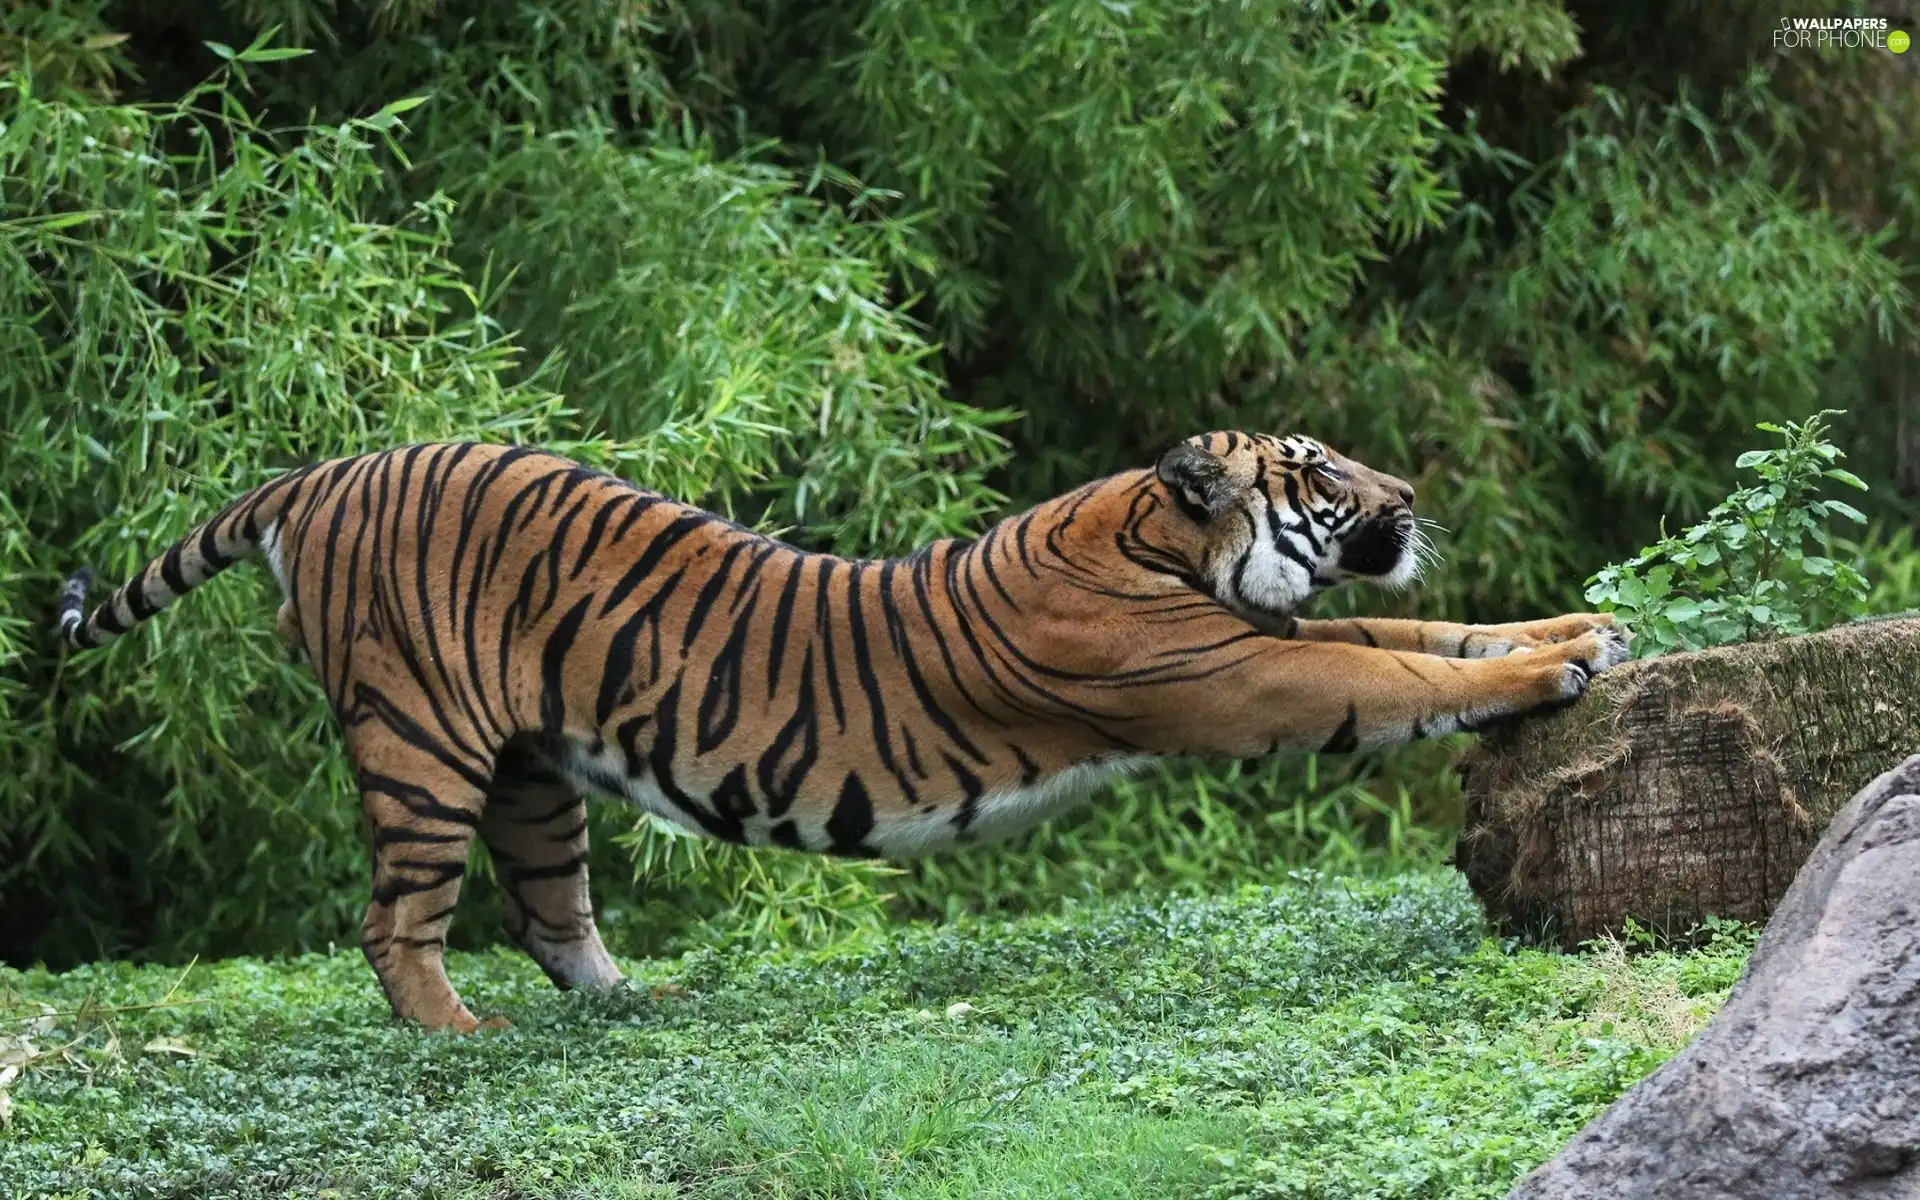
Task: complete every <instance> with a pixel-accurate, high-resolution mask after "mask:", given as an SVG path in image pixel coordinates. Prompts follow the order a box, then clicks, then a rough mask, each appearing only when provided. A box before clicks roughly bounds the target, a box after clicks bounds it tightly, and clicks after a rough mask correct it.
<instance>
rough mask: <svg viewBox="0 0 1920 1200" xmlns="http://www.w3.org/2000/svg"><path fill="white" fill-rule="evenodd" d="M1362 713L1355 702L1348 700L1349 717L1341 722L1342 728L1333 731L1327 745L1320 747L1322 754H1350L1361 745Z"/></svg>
mask: <svg viewBox="0 0 1920 1200" xmlns="http://www.w3.org/2000/svg"><path fill="white" fill-rule="evenodd" d="M1359 727H1360V713H1359V711H1358V710H1357V709H1355V708H1354V706H1353V702H1352V701H1348V702H1347V719H1346V720H1344V721H1342V722H1340V728H1338V729H1336V730H1334V731H1333V736H1332V737H1330V738H1328V739H1327V742H1326V745H1324V746H1322V747H1320V753H1322V754H1350V753H1352V752H1353V751H1354V750H1357V749H1358V748H1359V746H1360V738H1359Z"/></svg>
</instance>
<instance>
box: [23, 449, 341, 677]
mask: <svg viewBox="0 0 1920 1200" xmlns="http://www.w3.org/2000/svg"><path fill="white" fill-rule="evenodd" d="M305 474H306V471H304V470H301V471H292V472H289V473H287V474H286V475H282V476H280V477H279V478H277V479H273V480H269V481H268V482H266V483H263V484H261V485H260V486H259V487H257V488H254V489H253V490H252V491H249V492H247V493H246V494H245V495H243V496H241V497H240V498H239V499H237V500H235V501H234V502H233V503H231V504H229V505H227V507H225V508H223V509H221V510H220V512H219V513H218V514H216V515H215V516H214V517H213V518H212V519H210V520H208V521H205V522H203V523H201V524H200V525H197V526H195V527H194V528H193V529H192V530H190V531H189V532H188V533H187V535H186V536H185V537H182V538H181V539H180V540H179V541H177V542H175V543H174V544H173V545H172V547H170V548H169V549H168V550H167V552H166V553H165V554H162V555H160V556H159V557H158V558H155V559H153V560H151V561H149V562H148V563H147V565H146V566H144V567H142V568H140V570H139V572H138V573H136V574H135V575H134V577H133V578H132V579H130V580H128V581H127V582H126V583H125V584H122V585H121V587H120V589H119V590H118V591H116V592H114V593H113V595H111V596H109V597H108V598H107V599H105V600H103V601H101V603H100V604H99V606H98V607H96V608H95V609H94V610H93V612H92V613H91V614H88V613H87V612H86V607H87V590H88V589H89V588H91V587H92V586H93V571H92V569H91V568H88V567H81V568H80V569H79V570H77V571H75V572H74V573H73V574H71V575H69V576H67V582H66V586H65V587H64V588H62V589H61V592H60V605H59V608H58V609H57V610H56V613H55V618H54V624H55V627H56V628H57V629H58V631H59V634H60V636H61V637H62V638H63V639H65V641H66V643H67V644H68V645H69V646H72V647H73V648H75V649H76V650H90V649H92V648H94V647H95V646H101V645H105V644H106V643H107V642H110V641H112V640H113V639H114V638H117V637H119V636H120V635H121V634H123V633H126V632H127V631H128V630H130V629H132V628H133V627H134V626H135V625H138V624H139V623H140V622H142V621H144V620H146V619H147V618H148V617H151V616H153V615H154V614H155V613H157V612H159V611H160V610H161V609H163V608H165V607H166V606H167V605H169V604H172V603H173V602H174V601H175V600H178V599H179V598H180V597H182V596H184V595H186V594H187V593H188V592H190V591H192V590H193V589H194V588H197V587H199V586H200V585H201V584H203V583H205V582H206V581H207V580H209V579H212V578H213V577H214V576H215V575H218V574H219V573H220V572H222V571H224V570H226V569H227V568H228V567H230V566H232V565H233V564H235V563H237V562H239V561H241V560H242V559H246V558H251V557H253V556H254V555H256V554H262V553H264V554H266V555H267V556H268V557H269V558H270V559H271V558H275V557H276V556H277V554H278V551H279V540H280V539H279V533H280V529H279V523H280V517H281V515H282V514H283V512H284V510H285V508H286V505H287V501H288V499H289V498H290V496H291V494H292V489H291V487H290V485H291V484H292V483H293V482H294V480H295V479H296V478H297V477H299V476H303V475H305ZM274 573H275V574H276V575H278V574H279V563H278V562H277V561H276V562H275V563H274Z"/></svg>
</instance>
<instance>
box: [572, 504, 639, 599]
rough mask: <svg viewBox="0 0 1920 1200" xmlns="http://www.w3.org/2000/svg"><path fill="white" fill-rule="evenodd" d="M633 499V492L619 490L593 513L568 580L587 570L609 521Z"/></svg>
mask: <svg viewBox="0 0 1920 1200" xmlns="http://www.w3.org/2000/svg"><path fill="white" fill-rule="evenodd" d="M633 499H634V496H633V493H632V492H619V493H616V494H615V495H614V496H613V497H612V498H611V499H609V500H607V501H606V502H605V503H603V504H601V506H600V511H599V512H597V513H595V514H593V523H592V524H591V525H588V526H587V540H586V541H584V542H582V543H581V544H580V553H579V554H578V555H577V556H576V557H575V558H574V560H573V570H572V571H571V572H570V573H568V575H567V579H568V580H574V579H578V578H580V572H582V571H584V570H586V569H587V564H588V563H589V562H591V561H593V552H594V551H595V550H597V549H599V548H600V538H601V536H602V535H604V534H605V533H606V531H607V522H608V521H609V520H611V519H612V518H613V514H614V512H615V511H617V510H618V509H619V507H620V506H621V505H622V504H631V503H633Z"/></svg>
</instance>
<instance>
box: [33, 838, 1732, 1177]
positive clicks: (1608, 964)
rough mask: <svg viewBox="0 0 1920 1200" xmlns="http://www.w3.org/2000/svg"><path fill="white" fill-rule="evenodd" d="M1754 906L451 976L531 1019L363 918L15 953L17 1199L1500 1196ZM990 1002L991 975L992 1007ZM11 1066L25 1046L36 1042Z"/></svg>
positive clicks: (1284, 925)
mask: <svg viewBox="0 0 1920 1200" xmlns="http://www.w3.org/2000/svg"><path fill="white" fill-rule="evenodd" d="M1748 941H1749V938H1748V935H1746V934H1745V933H1743V932H1741V931H1738V930H1727V929H1721V930H1720V931H1718V933H1717V934H1716V936H1715V938H1714V940H1713V941H1712V942H1711V943H1710V944H1709V945H1708V946H1707V947H1706V948H1705V949H1703V950H1697V951H1694V952H1691V953H1688V954H1676V953H1668V952H1653V953H1647V954H1635V955H1631V956H1629V955H1627V954H1625V953H1624V952H1622V951H1621V950H1620V948H1619V947H1617V946H1615V947H1606V948H1602V949H1601V950H1599V951H1597V952H1594V953H1589V954H1582V955H1559V954H1550V953H1545V952H1540V951H1536V950H1527V949H1516V948H1513V947H1511V946H1509V945H1506V944H1503V943H1502V942H1500V941H1499V940H1496V939H1492V938H1489V937H1487V936H1486V935H1485V931H1484V929H1483V927H1482V924H1481V918H1480V916H1479V912H1478V910H1477V908H1476V907H1475V905H1474V903H1473V901H1472V898H1471V896H1470V895H1468V893H1467V892H1466V889H1465V886H1464V884H1463V883H1462V882H1461V881H1460V880H1459V878H1458V877H1457V876H1456V875H1453V874H1452V873H1450V872H1431V873H1416V874H1409V875H1403V876H1397V877H1392V878H1387V879H1378V880H1356V879H1343V878H1339V877H1332V876H1325V875H1306V874H1303V875H1300V876H1297V877H1295V878H1294V879H1293V880H1292V881H1291V882H1289V883H1287V884H1286V885H1284V886H1280V887H1273V888H1247V889H1244V890H1242V891H1239V892H1237V893H1233V894H1230V895H1223V896H1218V897H1214V898H1210V899H1205V900H1191V899H1159V900H1151V901H1138V900H1136V901H1132V902H1105V903H1100V904H1096V905H1088V906H1085V907H1077V908H1074V909H1072V910H1070V911H1067V912H1065V913H1062V914H1056V915H1052V916H1046V917H1029V918H1024V919H1019V920H968V921H961V922H955V923H952V924H945V925H938V926H918V927H913V928H907V929H901V930H896V931H893V932H890V933H887V934H885V935H882V936H874V937H863V938H860V939H857V940H855V941H852V942H849V943H846V944H843V945H840V946H837V947H835V948H833V949H831V950H826V951H813V952H805V951H797V950H786V951H769V952H751V953H746V952H732V953H723V952H719V951H713V950H704V951H698V952H694V953H690V954H687V955H684V956H681V957H679V958H674V959H659V960H651V961H639V962H630V963H628V964H626V965H627V966H628V968H629V969H630V972H631V974H632V975H633V977H634V980H635V986H633V987H632V988H631V989H629V990H627V991H624V992H622V993H619V994H616V995H614V996H611V997H603V998H595V997H587V996H579V995H563V994H561V993H558V992H555V991H553V990H552V989H551V988H550V987H549V986H548V985H547V983H546V981H545V980H544V978H542V977H541V976H540V975H539V974H538V972H537V971H536V970H535V969H534V968H533V967H532V966H531V965H530V964H528V963H527V962H526V960H525V959H523V958H521V957H519V956H517V955H514V954H510V953H507V952H505V951H498V952H487V953H476V954H461V955H456V956H455V957H454V959H453V962H452V971H453V974H454V978H455V980H456V984H457V985H458V986H460V987H461V988H462V990H463V992H464V993H465V995H466V996H467V997H468V999H469V1002H470V1003H472V1004H473V1006H474V1008H475V1011H477V1012H481V1013H483V1014H484V1013H488V1012H495V1011H498V1012H503V1013H505V1014H506V1015H507V1016H509V1017H510V1018H511V1019H512V1020H513V1022H514V1025H515V1027H514V1028H513V1029H512V1030H511V1031H508V1032H505V1033H500V1034H494V1035H483V1036H479V1037H474V1038H466V1039H457V1038H451V1037H445V1036H426V1035H422V1034H420V1033H418V1032H415V1031H414V1030H412V1029H409V1028H405V1027H402V1026H399V1025H397V1024H396V1023H394V1022H393V1021H392V1020H391V1019H390V1018H389V1017H388V1016H387V1015H386V1011H385V1007H384V1004H383V1003H382V1002H381V1001H380V999H379V996H378V992H377V991H376V989H375V987H374V984H373V981H372V977H371V974H370V973H369V972H368V971H367V968H366V967H365V965H364V963H363V962H362V960H361V958H360V955H359V953H358V951H357V949H348V948H342V949H340V950H339V951H338V952H337V953H334V954H331V955H312V956H307V957H304V958H298V959H292V960H287V961H278V962H268V961H262V960H257V959H236V960H229V961H224V962H219V963H211V964H199V965H195V966H193V967H191V968H190V969H187V970H184V971H183V970H181V969H179V968H173V969H171V970H169V969H164V968H159V967H133V966H129V965H126V964H116V963H102V964H97V965H92V966H88V967H84V968H81V969H77V970H74V971H70V972H67V973H64V974H60V975H50V974H47V973H44V972H33V971H29V972H0V1037H5V1038H6V1039H7V1040H6V1041H5V1042H0V1064H4V1063H6V1062H8V1061H13V1062H16V1063H18V1062H20V1061H21V1060H22V1059H23V1058H28V1057H29V1056H31V1061H30V1062H27V1063H26V1064H25V1066H24V1069H22V1070H20V1071H19V1072H18V1074H17V1077H16V1078H15V1079H14V1081H13V1083H12V1085H11V1088H10V1092H9V1093H8V1094H9V1095H10V1099H11V1116H10V1123H9V1124H8V1125H7V1127H6V1129H5V1130H4V1132H3V1133H0V1179H5V1180H6V1181H7V1182H8V1187H7V1190H8V1192H9V1193H10V1194H14V1195H23V1196H63V1197H65V1196H88V1197H91V1196H115V1197H123V1196H124V1197H159V1196H166V1197H189V1196H191V1197H265V1196H276V1197H279V1196H288V1197H291V1196H299V1197H323V1196H324V1197H361V1196H366V1197H384V1196H420V1197H434V1198H447V1200H455V1198H457V1200H477V1198H479V1197H489V1198H497V1200H504V1198H508V1197H512V1198H516V1200H520V1198H527V1200H530V1198H534V1197H560V1196H567V1197H579V1198H582V1200H586V1198H605V1200H614V1198H620V1200H638V1198H643V1197H644V1198H646V1200H662V1198H665V1197H720V1196H758V1197H827V1196H833V1197H842V1196H845V1197H879V1196H886V1197H901V1198H909V1200H921V1198H928V1200H931V1198H935V1197H940V1198H946V1197H955V1198H958V1197H969V1198H972V1197H981V1198H994V1197H1016V1196H1058V1195H1073V1196H1077V1197H1090V1198H1096V1200H1097V1198H1102V1197H1123V1196H1151V1197H1156V1198H1158V1197H1173V1196H1179V1197H1203V1196H1204V1197H1211V1198H1213V1200H1238V1198H1243V1197H1244V1198H1254V1197H1258V1198H1286V1200H1307V1198H1319V1197H1327V1198H1332V1197H1340V1198H1342V1200H1348V1198H1352V1200H1359V1198H1366V1197H1446V1198H1448V1200H1460V1198H1467V1197H1480V1196H1499V1195H1502V1194H1504V1192H1505V1191H1506V1190H1507V1188H1508V1187H1510V1186H1511V1184H1512V1182H1513V1181H1514V1180H1515V1179H1517V1178H1518V1177H1519V1176H1520V1175H1521V1174H1522V1173H1524V1172H1525V1171H1526V1170H1527V1169H1528V1168H1530V1167H1531V1166H1533V1165H1534V1164H1536V1163H1538V1162H1540V1161H1542V1160H1543V1159H1545V1158H1546V1157H1547V1156H1549V1155H1550V1154H1551V1153H1552V1152H1553V1150H1554V1149H1555V1148H1556V1147H1557V1146H1558V1145H1559V1144H1560V1143H1561V1142H1563V1141H1564V1140H1565V1139H1566V1138H1567V1137H1568V1136H1570V1135H1571V1134H1572V1133H1573V1131H1574V1130H1576V1129H1577V1128H1578V1127H1579V1126H1580V1125H1581V1124H1582V1123H1584V1121H1585V1120H1587V1119H1588V1118H1589V1117H1590V1116H1591V1115H1592V1114H1593V1113H1595V1112H1597V1111H1598V1110H1599V1109H1600V1108H1601V1107H1602V1106H1604V1105H1605V1104H1606V1103H1607V1102H1608V1101H1610V1100H1611V1099H1612V1098H1613V1097H1614V1096H1616V1095H1617V1094H1619V1092H1620V1091H1622V1090H1624V1089H1625V1088H1626V1087H1627V1086H1629V1085H1630V1084H1631V1083H1632V1082H1633V1081H1634V1080H1635V1079H1637V1078H1639V1077H1640V1076H1641V1075H1643V1074H1645V1073H1646V1072H1647V1071H1648V1070H1651V1069H1652V1068H1653V1067H1654V1066H1655V1065H1657V1064H1658V1063H1659V1062H1660V1061H1662V1060H1663V1059H1664V1058H1665V1057H1666V1056H1667V1055H1668V1054H1670V1053H1671V1052H1672V1051H1673V1050H1675V1049H1676V1048H1678V1047H1679V1046H1680V1045H1682V1044H1684V1042H1685V1040H1686V1039H1687V1038H1688V1037H1690V1036H1691V1035H1692V1034H1693V1033H1694V1032H1696V1031H1697V1030H1698V1028H1699V1027H1700V1025H1701V1024H1702V1023H1703V1022H1704V1021H1705V1019H1706V1017H1707V1016H1708V1015H1709V1014H1710V1013H1711V1012H1712V1011H1713V1009H1714V1008H1715V1006H1717V1004H1718V1003H1719V1002H1720V1001H1721V999H1723V998H1724V995H1725V989H1726V988H1727V987H1728V986H1729V985H1730V984H1731V983H1732V982H1733V980H1734V978H1735V976H1736V974H1737V972H1738V971H1739V969H1740V966H1741V964H1742V962H1743V961H1744V957H1745V954H1746V951H1747V948H1748ZM962 1006H964V1007H962ZM4 1069H5V1068H4V1066H0V1070H4Z"/></svg>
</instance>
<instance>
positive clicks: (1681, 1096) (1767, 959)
mask: <svg viewBox="0 0 1920 1200" xmlns="http://www.w3.org/2000/svg"><path fill="white" fill-rule="evenodd" d="M1917 909H1920V755H1916V756H1915V757H1913V758H1909V759H1908V760H1907V761H1905V762H1904V763H1901V764H1900V765H1899V766H1898V767H1895V768H1894V769H1893V770H1891V771H1888V772H1887V773H1886V774H1885V775H1882V776H1880V777H1879V778H1878V779H1876V780H1874V781H1873V782H1872V783H1871V784H1869V785H1868V786H1867V787H1865V788H1863V789H1862V790H1861V792H1860V794H1859V795H1858V796H1856V797H1854V799H1853V800H1852V801H1851V802H1850V803H1848V804H1847V805H1846V806H1845V807H1844V808H1842V809H1841V810H1840V812H1839V814H1838V815H1837V816H1835V817H1834V818H1833V822H1832V825H1831V827H1830V828H1829V829H1828V831H1827V833H1826V836H1824V837H1823V838H1821V839H1820V842H1819V844H1818V845H1817V847H1816V848H1815V849H1814V851H1813V854H1812V856H1811V857H1810V858H1809V859H1808V860H1807V862H1806V865H1805V867H1804V868H1803V869H1802V870H1801V872H1800V874H1799V876H1798V877H1797V878H1796V879H1795V880H1794V881H1793V886H1792V888H1791V889H1789V890H1788V892H1787V894H1786V896H1785V897H1784V898H1783V899H1782V900H1781V901H1780V908H1779V911H1778V912H1777V913H1776V914H1775V915H1774V918H1773V920H1772V921H1771V922H1769V923H1768V925H1767V931H1766V933H1765V934H1764V935H1763V936H1762V937H1761V938H1760V942H1759V944H1758V945H1757V946H1755V947H1754V948H1753V955H1752V957H1750V958H1749V959H1748V960H1747V969H1746V970H1745V971H1744V972H1743V973H1742V974H1741V976H1740V981H1739V982H1738V983H1736V984H1735V985H1734V987H1733V992H1732V994H1731V995H1729V996H1728V997H1727V1002H1726V1004H1725V1005H1723V1006H1722V1007H1721V1009H1720V1011H1719V1012H1718V1013H1715V1014H1714V1017H1713V1020H1712V1021H1711V1022H1709V1023H1708V1025H1707V1028H1706V1029H1705V1030H1704V1031H1702V1032H1701V1034H1700V1036H1699V1037H1697V1038H1695V1039H1694V1040H1693V1042H1692V1043H1691V1044H1690V1045H1688V1046H1687V1047H1686V1048H1685V1049H1684V1050H1682V1051H1680V1053H1679V1054H1676V1055H1675V1056H1674V1057H1672V1058H1670V1059H1668V1060H1667V1061H1666V1062H1665V1063H1662V1064H1661V1066H1660V1067H1659V1069H1658V1070H1656V1071H1654V1072H1653V1074H1651V1075H1649V1076H1647V1077H1646V1078H1645V1079H1642V1080H1641V1081H1640V1082H1639V1083H1637V1084H1635V1085H1634V1086H1633V1087H1631V1088H1629V1089H1628V1090H1627V1092H1626V1094H1625V1095H1623V1096H1621V1097H1620V1098H1619V1099H1618V1100H1615V1101H1614V1102H1613V1104H1612V1105H1611V1106H1609V1107H1608V1108H1607V1110H1606V1111H1605V1112H1603V1113H1601V1114H1600V1115H1599V1116H1598V1117H1596V1118H1594V1119H1593V1120H1592V1121H1591V1122H1589V1123H1588V1125H1587V1127H1586V1128H1585V1129H1583V1130H1581V1131H1580V1133H1579V1134H1578V1135H1576V1136H1575V1137H1574V1139H1573V1140H1572V1141H1570V1142H1568V1143H1567V1145H1566V1146H1565V1147H1564V1148H1563V1149H1562V1150H1561V1151H1560V1153H1559V1154H1557V1155H1555V1156H1554V1157H1553V1159H1552V1160H1551V1161H1550V1162H1547V1163H1545V1164H1544V1165H1542V1166H1541V1167H1539V1168H1538V1169H1537V1170H1535V1171H1533V1172H1532V1173H1531V1174H1529V1175H1528V1176H1527V1177H1526V1178H1525V1179H1523V1180H1521V1181H1520V1184H1519V1186H1518V1187H1516V1188H1514V1190H1513V1191H1512V1192H1511V1193H1510V1194H1509V1200H1591V1198H1594V1197H1602V1196H1604V1197H1606V1198H1607V1200H1753V1198H1754V1197H1764V1198H1765V1200H1844V1198H1849V1197H1860V1198H1862V1200H1865V1198H1866V1197H1878V1198H1881V1200H1895V1198H1898V1197H1908V1198H1910V1197H1914V1196H1920V923H1916V922H1915V921H1914V913H1915V911H1916V910H1917Z"/></svg>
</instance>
